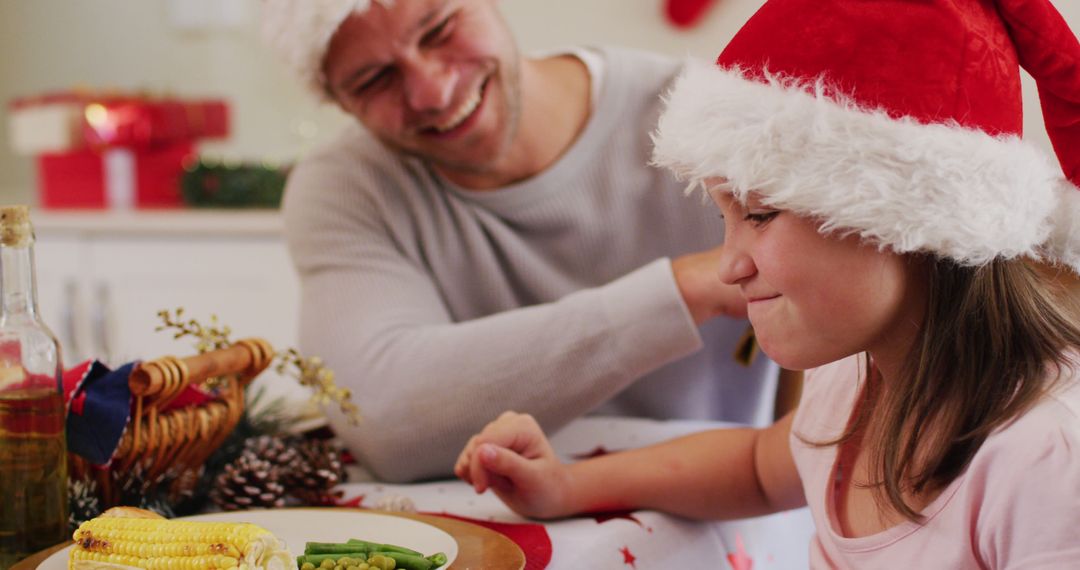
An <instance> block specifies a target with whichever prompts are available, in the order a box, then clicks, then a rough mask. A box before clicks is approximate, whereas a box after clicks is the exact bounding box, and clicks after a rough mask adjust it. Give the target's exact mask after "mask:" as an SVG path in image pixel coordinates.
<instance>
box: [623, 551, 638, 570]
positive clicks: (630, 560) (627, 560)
mask: <svg viewBox="0 0 1080 570" xmlns="http://www.w3.org/2000/svg"><path fill="white" fill-rule="evenodd" d="M619 552H621V553H622V561H623V564H625V565H627V566H629V567H631V568H637V564H634V562H636V561H637V557H636V556H634V553H632V552H630V547H629V546H624V547H622V548H620V549H619Z"/></svg>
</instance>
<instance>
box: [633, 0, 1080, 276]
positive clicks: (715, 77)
mask: <svg viewBox="0 0 1080 570" xmlns="http://www.w3.org/2000/svg"><path fill="white" fill-rule="evenodd" d="M1020 66H1023V67H1024V69H1026V70H1027V71H1028V72H1029V73H1030V74H1031V75H1032V76H1033V77H1034V78H1035V80H1036V81H1037V83H1038V86H1039V95H1040V98H1041V101H1042V107H1043V114H1044V116H1045V119H1046V125H1047V131H1048V132H1049V135H1050V139H1051V141H1052V143H1053V145H1054V148H1055V150H1056V152H1057V155H1058V159H1059V161H1060V166H1059V165H1058V164H1055V163H1054V162H1053V160H1052V159H1051V158H1050V157H1049V156H1046V155H1045V153H1042V152H1040V151H1039V150H1038V149H1037V148H1035V147H1034V146H1033V145H1030V144H1029V143H1026V142H1024V141H1022V140H1021V134H1022V118H1023V116H1022V113H1023V110H1022V101H1021V93H1020V75H1019V67H1020ZM654 141H655V143H656V148H655V151H654V161H655V162H656V163H657V164H659V165H662V166H666V167H668V168H670V169H672V170H673V171H674V172H675V173H676V175H678V176H679V177H680V178H682V179H684V180H688V181H690V183H691V185H692V186H696V185H699V184H702V183H703V182H704V180H705V179H707V178H714V177H715V178H720V179H723V180H725V181H726V182H725V183H724V188H725V189H726V190H727V191H730V192H732V193H733V194H734V195H735V196H736V197H737V198H738V199H740V200H745V198H746V195H747V193H749V192H755V193H757V194H758V195H760V196H761V198H762V200H763V201H764V202H765V203H767V204H769V205H772V206H774V207H778V208H782V209H786V210H791V211H794V212H798V213H800V214H803V215H807V216H810V217H814V218H816V219H820V220H821V221H822V222H823V226H822V231H823V232H832V231H837V232H841V233H855V234H859V235H861V236H862V237H863V238H865V239H867V240H869V241H872V242H876V243H878V244H880V245H881V246H882V247H888V248H890V249H892V250H893V251H896V252H900V253H905V252H917V251H922V252H932V253H935V254H937V255H939V256H941V257H946V258H951V259H954V260H956V261H957V262H960V263H962V264H966V265H980V264H984V263H987V262H989V261H990V260H992V259H995V258H999V257H1000V258H1012V257H1017V256H1030V257H1034V258H1039V259H1046V260H1050V261H1052V262H1055V263H1061V264H1065V265H1068V266H1071V267H1072V268H1073V270H1075V271H1080V188H1077V184H1080V44H1078V42H1077V38H1076V35H1075V34H1074V33H1073V32H1072V31H1071V30H1070V29H1069V27H1068V25H1067V24H1066V23H1065V21H1064V20H1063V19H1062V17H1061V15H1060V14H1059V13H1058V12H1057V11H1056V10H1055V9H1054V7H1053V6H1052V5H1051V4H1050V3H1049V2H1048V1H1047V0H923V1H919V2H896V1H895V0H769V1H767V2H766V3H765V5H764V6H762V8H761V9H760V10H759V11H758V12H757V13H756V14H755V15H754V16H753V17H752V18H751V19H750V20H749V21H748V22H747V23H746V25H745V26H743V28H742V29H741V30H740V31H739V33H738V34H737V35H736V36H735V38H734V39H733V40H732V41H731V43H730V45H728V47H727V48H726V49H724V51H723V53H721V54H720V57H719V58H718V59H717V62H716V65H707V64H692V65H691V66H689V67H688V68H687V69H686V70H685V71H684V72H683V74H682V75H681V77H680V78H679V79H678V80H677V81H676V83H675V84H674V86H673V87H672V90H671V91H670V92H669V93H668V95H667V97H666V110H665V112H664V114H663V115H662V117H661V119H660V123H659V126H658V128H657V131H656V133H655V134H654ZM1062 171H1064V174H1063V172H1062Z"/></svg>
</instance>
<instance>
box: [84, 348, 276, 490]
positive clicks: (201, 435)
mask: <svg viewBox="0 0 1080 570" xmlns="http://www.w3.org/2000/svg"><path fill="white" fill-rule="evenodd" d="M273 357H274V349H273V347H271V346H270V344H269V343H267V342H266V341H265V340H262V339H244V340H240V341H237V342H236V343H235V344H233V345H232V346H231V347H229V348H224V349H220V350H214V351H210V352H206V353H203V354H200V355H197V356H191V357H188V358H176V357H173V356H165V357H162V358H158V359H155V360H148V361H143V362H141V363H139V364H137V365H136V366H135V368H134V369H133V370H132V372H131V375H130V377H129V379H128V384H129V386H130V388H131V394H132V397H133V398H134V406H133V411H132V414H131V419H130V420H129V422H128V425H127V427H126V429H125V430H124V435H123V437H122V438H121V440H120V445H119V447H118V448H117V451H116V454H115V455H114V456H113V461H112V463H111V465H110V467H109V468H108V469H102V468H100V467H95V466H93V465H91V464H90V463H88V462H87V461H86V460H85V459H83V458H82V457H80V456H77V455H75V454H69V458H70V468H71V473H72V477H73V478H79V479H92V480H94V481H96V483H97V486H98V496H99V500H100V501H101V506H102V508H108V507H111V506H115V505H117V504H119V502H120V500H121V496H122V494H123V491H124V490H125V489H129V488H130V487H131V486H132V485H135V486H137V489H136V490H137V492H140V493H143V494H148V493H158V494H164V495H165V496H168V497H172V498H174V499H175V498H176V497H180V496H182V495H184V494H185V493H190V492H192V491H193V490H194V487H195V485H196V484H197V483H198V481H199V475H200V472H201V468H202V466H203V464H204V463H205V462H206V460H207V458H208V457H210V455H211V454H212V453H213V452H214V451H215V450H217V448H218V447H219V446H220V445H221V444H222V442H224V441H225V438H226V437H228V435H229V434H230V433H231V432H232V430H233V428H235V427H236V425H237V423H238V422H239V421H240V418H241V416H242V415H243V412H244V389H245V388H246V387H247V385H248V384H250V383H251V381H252V380H253V379H254V378H255V377H256V376H258V375H259V373H260V372H262V371H263V370H265V369H266V367H267V366H269V365H270V362H271V360H273ZM208 381H213V382H214V383H215V390H213V391H212V393H213V398H212V399H210V400H209V401H207V402H203V403H201V404H198V405H187V406H183V407H175V406H174V407H172V408H169V404H170V403H172V402H173V401H174V400H175V399H176V397H177V396H179V395H180V394H181V393H183V392H184V390H185V389H186V388H187V387H188V386H189V385H199V384H205V383H206V382H208ZM162 485H167V488H161V487H160V486H162ZM162 492H164V493H162Z"/></svg>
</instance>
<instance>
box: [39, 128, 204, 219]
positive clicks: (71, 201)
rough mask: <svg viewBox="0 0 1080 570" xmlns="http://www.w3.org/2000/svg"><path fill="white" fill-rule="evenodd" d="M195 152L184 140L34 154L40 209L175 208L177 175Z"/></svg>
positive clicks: (179, 200)
mask: <svg viewBox="0 0 1080 570" xmlns="http://www.w3.org/2000/svg"><path fill="white" fill-rule="evenodd" d="M194 154H195V150H194V145H193V144H192V143H190V142H184V143H173V144H169V145H161V146H157V147H153V148H149V149H145V150H132V149H128V148H110V149H105V150H103V151H95V150H86V149H84V150H76V151H71V152H64V153H42V154H39V155H38V157H37V166H38V189H39V191H40V200H41V207H42V208H54V209H67V208H113V209H120V210H125V209H130V208H168V207H174V206H180V205H181V204H182V203H183V200H182V198H181V195H180V176H181V175H182V174H183V170H184V164H185V163H186V162H187V160H189V159H190V158H191V157H193V155H194Z"/></svg>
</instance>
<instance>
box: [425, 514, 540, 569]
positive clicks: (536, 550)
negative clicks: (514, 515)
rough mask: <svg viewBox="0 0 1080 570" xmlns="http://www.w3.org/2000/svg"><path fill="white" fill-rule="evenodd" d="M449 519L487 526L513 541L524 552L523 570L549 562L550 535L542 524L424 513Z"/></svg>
mask: <svg viewBox="0 0 1080 570" xmlns="http://www.w3.org/2000/svg"><path fill="white" fill-rule="evenodd" d="M426 514H431V515H438V516H441V517H446V518H450V519H457V520H460V521H465V522H469V523H473V524H476V525H480V526H482V527H484V528H489V529H491V530H493V531H495V532H497V533H500V534H502V535H505V536H506V538H509V539H510V540H512V541H514V543H515V544H517V545H518V546H519V547H521V551H522V552H524V553H525V569H524V570H543V569H544V568H547V566H548V564H550V563H551V537H550V536H548V533H547V529H545V528H544V525H542V524H536V523H523V524H518V523H500V522H495V521H483V520H479V519H473V518H469V517H462V516H458V515H452V514H449V513H426Z"/></svg>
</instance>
